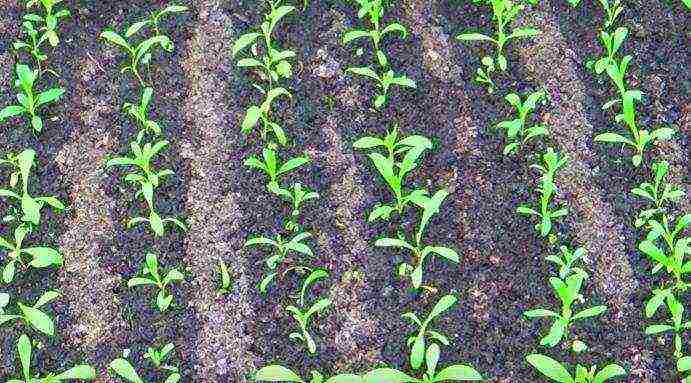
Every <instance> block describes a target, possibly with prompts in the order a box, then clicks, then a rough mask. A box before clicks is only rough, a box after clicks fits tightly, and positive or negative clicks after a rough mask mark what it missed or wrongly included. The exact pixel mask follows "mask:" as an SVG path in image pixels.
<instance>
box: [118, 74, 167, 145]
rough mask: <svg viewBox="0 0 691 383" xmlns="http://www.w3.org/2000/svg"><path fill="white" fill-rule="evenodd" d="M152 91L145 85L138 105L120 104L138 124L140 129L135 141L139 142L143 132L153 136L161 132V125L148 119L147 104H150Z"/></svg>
mask: <svg viewBox="0 0 691 383" xmlns="http://www.w3.org/2000/svg"><path fill="white" fill-rule="evenodd" d="M153 93H154V90H153V88H150V87H146V88H144V90H143V91H142V99H141V100H140V101H139V105H135V104H132V103H129V102H126V103H125V104H124V105H123V106H122V109H123V110H124V111H125V112H126V113H127V114H129V115H130V116H131V117H132V118H133V119H134V120H135V121H136V122H137V125H139V128H140V129H141V131H140V132H139V133H138V134H137V137H138V138H137V142H141V137H142V136H143V135H144V133H143V132H147V133H150V134H152V135H154V136H157V135H159V134H161V126H160V125H159V124H158V122H156V121H154V120H151V119H149V105H150V104H151V98H152V97H153Z"/></svg>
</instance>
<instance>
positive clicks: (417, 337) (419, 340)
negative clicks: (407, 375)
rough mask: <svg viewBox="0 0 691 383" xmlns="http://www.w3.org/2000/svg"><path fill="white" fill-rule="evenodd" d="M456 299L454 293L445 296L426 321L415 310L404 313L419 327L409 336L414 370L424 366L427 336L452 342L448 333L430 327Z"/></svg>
mask: <svg viewBox="0 0 691 383" xmlns="http://www.w3.org/2000/svg"><path fill="white" fill-rule="evenodd" d="M456 301H457V299H456V297H455V296H453V295H445V296H443V297H442V298H441V299H440V300H439V302H437V304H436V305H434V308H432V311H431V312H430V313H429V315H428V316H427V318H426V319H425V320H424V321H421V320H420V319H419V318H418V317H417V315H415V313H413V312H407V313H405V314H403V315H402V316H403V318H406V319H409V320H410V321H411V322H413V323H414V324H416V325H417V327H418V329H417V334H414V335H412V336H410V337H408V347H411V349H410V366H411V367H412V368H413V370H417V369H419V368H420V366H422V362H423V360H424V359H425V350H426V348H427V346H426V344H427V343H426V341H425V338H426V337H428V336H429V337H430V338H431V339H433V340H435V341H437V342H439V343H441V344H443V345H445V346H448V345H449V343H450V342H449V339H448V338H447V337H446V335H444V334H442V333H440V332H438V331H435V330H430V329H428V327H429V325H430V324H431V322H432V321H433V320H434V319H435V318H436V317H438V316H439V315H441V314H443V313H444V312H445V311H447V310H449V309H450V308H451V307H452V306H453V305H455V304H456Z"/></svg>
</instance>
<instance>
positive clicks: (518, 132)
mask: <svg viewBox="0 0 691 383" xmlns="http://www.w3.org/2000/svg"><path fill="white" fill-rule="evenodd" d="M505 99H506V101H508V103H509V104H511V105H512V106H513V107H514V108H516V112H518V117H517V118H515V119H513V120H507V121H502V122H500V123H498V124H497V128H499V129H505V130H506V136H507V138H508V141H509V143H508V144H506V146H505V147H504V155H507V154H516V152H517V151H518V148H519V147H520V146H521V145H524V144H526V143H527V142H528V141H530V140H531V139H533V138H535V137H539V136H544V135H547V133H548V131H547V127H546V126H544V125H533V126H531V127H526V120H527V118H528V115H529V114H530V113H532V112H533V111H534V110H535V107H536V106H537V103H538V101H540V100H542V101H543V103H545V101H544V99H545V92H544V91H542V90H540V91H537V92H533V93H531V94H530V95H528V98H527V99H526V100H525V102H521V98H520V97H519V96H518V95H517V94H516V93H509V94H507V95H506V97H505Z"/></svg>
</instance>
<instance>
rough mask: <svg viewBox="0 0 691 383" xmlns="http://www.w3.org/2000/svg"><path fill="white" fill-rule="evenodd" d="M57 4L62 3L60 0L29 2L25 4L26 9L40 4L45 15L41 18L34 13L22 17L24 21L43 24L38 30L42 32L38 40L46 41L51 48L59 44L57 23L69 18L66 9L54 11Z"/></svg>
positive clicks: (68, 12)
mask: <svg viewBox="0 0 691 383" xmlns="http://www.w3.org/2000/svg"><path fill="white" fill-rule="evenodd" d="M59 3H62V0H29V1H28V2H27V3H26V7H27V8H31V7H33V6H35V5H39V4H40V5H42V6H43V11H44V12H45V13H44V15H43V16H41V15H37V14H35V13H29V14H26V15H24V20H27V21H30V22H34V23H38V24H43V26H42V27H41V28H40V31H41V32H42V35H41V38H40V40H48V42H49V43H50V45H51V46H53V47H56V46H58V43H59V42H60V38H59V37H58V32H57V27H58V22H59V21H60V19H62V18H64V17H68V16H70V11H69V10H67V9H60V10H56V9H54V8H55V6H56V5H58V4H59Z"/></svg>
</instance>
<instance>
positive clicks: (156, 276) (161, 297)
mask: <svg viewBox="0 0 691 383" xmlns="http://www.w3.org/2000/svg"><path fill="white" fill-rule="evenodd" d="M184 279H185V277H184V276H183V275H182V273H181V272H180V271H178V269H176V268H173V269H170V270H169V271H168V273H167V274H166V275H165V277H162V274H160V273H159V270H158V259H157V257H156V254H154V253H147V254H146V263H145V265H144V267H143V269H142V276H141V277H135V278H132V279H130V280H129V281H127V287H135V286H142V285H144V286H146V285H153V286H156V287H158V295H157V296H156V307H158V310H159V311H160V312H164V311H166V310H167V309H168V307H170V304H171V303H172V302H173V295H172V294H168V292H167V291H166V288H167V287H168V285H169V284H171V283H173V282H180V281H183V280H184Z"/></svg>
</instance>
